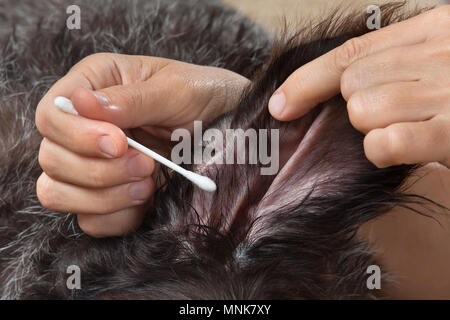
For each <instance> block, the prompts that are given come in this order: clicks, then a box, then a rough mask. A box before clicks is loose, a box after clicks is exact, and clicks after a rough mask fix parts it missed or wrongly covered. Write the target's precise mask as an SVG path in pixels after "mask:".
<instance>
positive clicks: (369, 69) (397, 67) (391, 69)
mask: <svg viewBox="0 0 450 320" xmlns="http://www.w3.org/2000/svg"><path fill="white" fill-rule="evenodd" d="M443 48H445V46H444V45H443V41H442V40H436V41H428V42H427V43H421V44H417V45H412V46H404V47H397V48H391V49H388V50H385V51H382V52H379V53H376V54H373V55H370V56H368V57H365V58H362V59H359V60H358V61H356V62H355V63H353V64H352V65H350V66H349V67H348V68H347V69H346V70H345V71H344V73H343V75H342V77H341V93H342V96H343V97H344V99H345V100H347V101H348V99H349V98H350V96H352V95H353V94H354V93H355V92H357V91H360V90H363V89H366V88H371V87H376V86H380V85H383V84H387V83H392V82H408V81H423V82H424V83H436V84H443V83H445V82H446V80H447V78H448V76H447V74H448V73H447V72H445V70H450V68H449V66H448V50H447V51H446V50H442V49H443ZM410 52H414V54H413V55H411V54H410ZM411 66H414V67H413V68H412V67H411ZM436 68H439V69H440V72H435V70H436Z"/></svg>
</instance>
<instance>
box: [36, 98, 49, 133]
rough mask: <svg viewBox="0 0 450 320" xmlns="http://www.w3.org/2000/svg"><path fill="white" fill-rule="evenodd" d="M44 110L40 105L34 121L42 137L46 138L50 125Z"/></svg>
mask: <svg viewBox="0 0 450 320" xmlns="http://www.w3.org/2000/svg"><path fill="white" fill-rule="evenodd" d="M42 108H43V107H42V105H39V106H38V107H37V108H36V114H35V117H34V121H35V124H36V129H37V130H38V131H39V133H40V134H41V135H42V136H46V132H47V126H48V123H47V118H46V113H45V112H43V110H42Z"/></svg>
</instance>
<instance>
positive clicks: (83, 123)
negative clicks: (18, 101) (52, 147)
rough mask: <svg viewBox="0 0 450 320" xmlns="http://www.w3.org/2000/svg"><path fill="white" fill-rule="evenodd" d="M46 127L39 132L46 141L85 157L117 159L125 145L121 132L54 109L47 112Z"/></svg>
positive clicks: (108, 124) (42, 127)
mask: <svg viewBox="0 0 450 320" xmlns="http://www.w3.org/2000/svg"><path fill="white" fill-rule="evenodd" d="M49 112H51V113H52V115H49V116H48V117H47V119H46V120H45V124H42V123H41V124H40V125H39V131H40V133H41V134H42V135H43V136H44V137H47V138H48V139H49V140H51V141H54V142H55V143H57V144H59V145H61V146H64V147H65V148H67V149H68V150H71V151H72V152H75V153H78V154H80V155H83V156H87V157H102V158H116V157H120V156H121V155H123V154H124V153H125V152H126V150H127V148H128V146H127V140H126V136H125V134H124V133H123V131H122V130H120V129H119V128H118V127H116V126H114V125H113V124H110V123H107V122H102V121H98V120H91V119H87V118H83V117H80V116H75V115H72V114H68V113H65V112H63V111H61V110H59V109H58V108H56V107H53V109H52V110H49Z"/></svg>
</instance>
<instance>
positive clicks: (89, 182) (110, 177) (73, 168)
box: [39, 138, 154, 188]
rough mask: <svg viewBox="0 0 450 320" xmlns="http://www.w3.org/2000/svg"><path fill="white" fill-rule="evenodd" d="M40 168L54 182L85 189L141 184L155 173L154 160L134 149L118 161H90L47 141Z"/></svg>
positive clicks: (43, 143) (40, 155)
mask: <svg viewBox="0 0 450 320" xmlns="http://www.w3.org/2000/svg"><path fill="white" fill-rule="evenodd" d="M39 164H40V165H41V167H42V169H43V170H44V171H45V173H46V174H47V175H48V176H50V177H51V178H53V179H54V180H58V181H61V182H66V183H69V184H73V185H77V186H81V187H86V188H105V187H112V186H116V185H120V184H125V183H129V182H133V181H140V180H143V179H144V178H146V177H150V175H151V174H152V171H153V169H154V160H153V159H151V158H149V157H147V156H145V155H144V154H142V153H140V152H139V151H137V150H135V149H133V148H130V149H128V150H127V152H126V153H125V155H124V156H122V157H120V158H117V159H108V160H107V159H100V158H87V157H82V156H80V155H79V154H76V153H74V152H71V151H69V150H67V149H65V148H63V147H61V146H59V145H58V144H56V143H54V142H52V141H50V140H48V139H46V138H44V139H43V140H42V143H41V148H40V150H39Z"/></svg>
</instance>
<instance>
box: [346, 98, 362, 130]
mask: <svg viewBox="0 0 450 320" xmlns="http://www.w3.org/2000/svg"><path fill="white" fill-rule="evenodd" d="M364 101H365V98H364V96H363V95H362V94H354V95H353V96H351V98H350V99H349V100H348V103H347V112H348V116H349V119H350V122H351V123H352V125H353V126H354V127H355V128H357V129H359V130H362V129H365V122H366V121H365V120H366V119H367V111H366V108H364V105H365V103H364Z"/></svg>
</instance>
